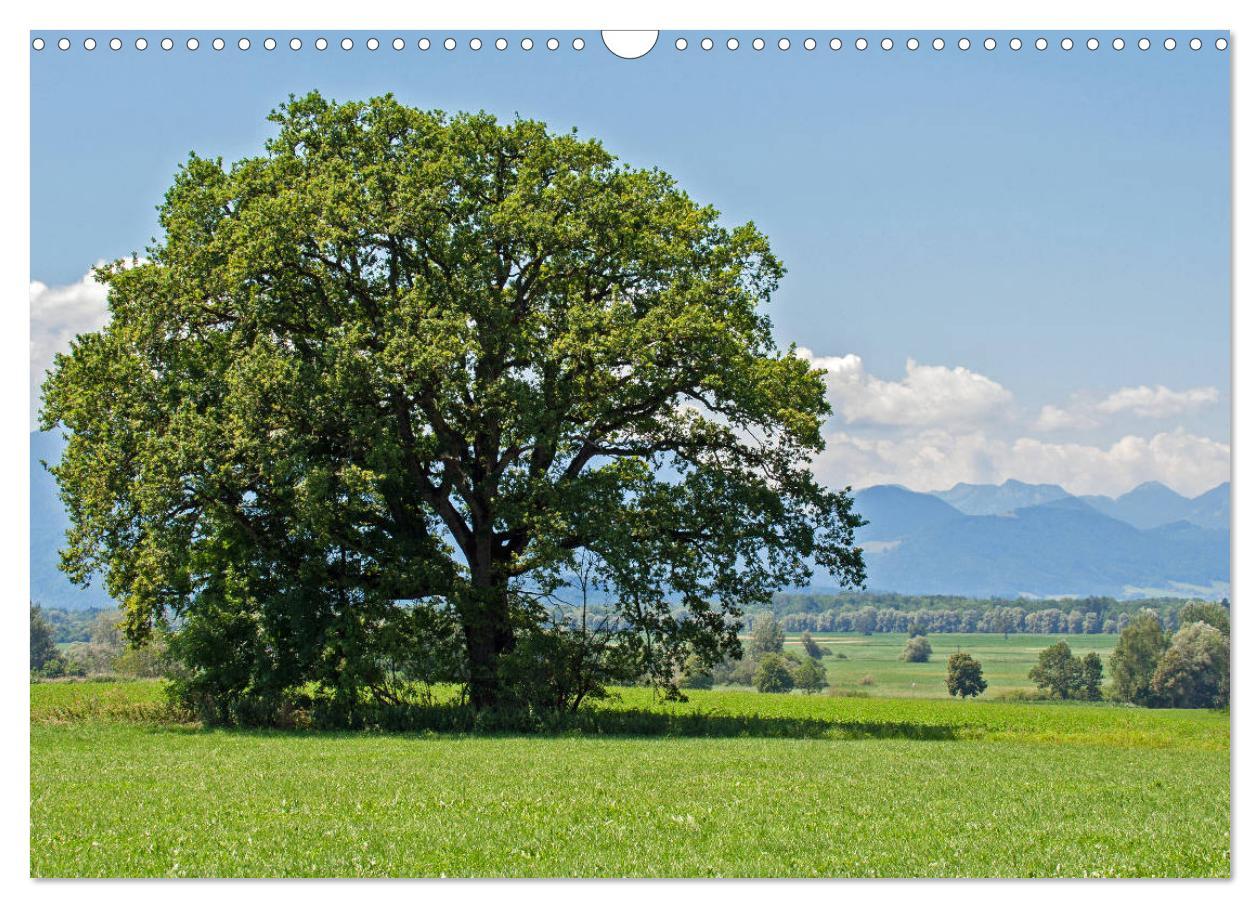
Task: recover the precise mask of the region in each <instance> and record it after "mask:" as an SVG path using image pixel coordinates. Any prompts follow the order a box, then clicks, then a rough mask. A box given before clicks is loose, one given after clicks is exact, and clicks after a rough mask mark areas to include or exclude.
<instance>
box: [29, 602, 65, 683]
mask: <svg viewBox="0 0 1260 908" xmlns="http://www.w3.org/2000/svg"><path fill="white" fill-rule="evenodd" d="M59 659H60V656H59V655H58V654H57V644H56V643H54V642H53V629H52V625H50V624H49V623H48V620H47V619H46V618H45V617H44V613H43V611H42V610H41V609H40V607H39V606H38V605H35V604H34V603H32V604H31V671H33V672H46V671H49V670H50V669H52V668H54V667H55V666H56V665H57V663H58V660H59Z"/></svg>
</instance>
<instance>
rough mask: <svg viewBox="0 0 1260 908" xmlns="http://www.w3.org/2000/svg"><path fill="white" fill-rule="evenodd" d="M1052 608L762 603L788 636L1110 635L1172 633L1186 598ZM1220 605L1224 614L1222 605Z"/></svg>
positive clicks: (981, 602)
mask: <svg viewBox="0 0 1260 908" xmlns="http://www.w3.org/2000/svg"><path fill="white" fill-rule="evenodd" d="M1056 601H1058V602H1060V604H1059V605H1054V606H1049V607H1042V606H1043V605H1044V603H1043V602H1040V601H1036V600H1027V599H1024V600H1020V599H971V598H966V597H960V596H910V595H901V594H897V593H861V592H850V593H836V594H824V593H780V594H777V595H776V596H774V597H773V598H772V600H771V602H770V603H769V606H768V611H769V612H770V613H771V614H773V615H774V616H775V617H776V618H777V619H778V620H779V621H780V622H781V623H782V624H783V628H784V630H785V631H787V632H789V633H800V632H801V631H811V632H813V633H834V634H889V633H891V634H902V633H907V632H908V631H909V630H910V629H911V628H912V627H922V628H924V629H925V630H927V631H930V632H932V633H937V634H957V633H963V634H972V633H981V634H983V633H992V634H1021V633H1022V634H1118V633H1121V632H1122V631H1124V629H1125V628H1126V627H1128V626H1129V624H1130V623H1131V622H1132V621H1133V620H1134V618H1135V616H1137V615H1140V614H1153V615H1154V616H1155V619H1156V620H1157V621H1158V622H1159V624H1160V627H1161V628H1163V629H1164V630H1168V631H1175V630H1176V629H1177V628H1178V626H1179V623H1178V622H1179V618H1178V615H1179V613H1180V611H1181V609H1182V608H1183V607H1184V606H1185V605H1186V600H1184V599H1176V598H1158V599H1133V600H1120V599H1113V598H1111V597H1109V596H1087V597H1083V598H1080V599H1071V600H1056ZM1220 605H1221V606H1222V607H1223V608H1224V609H1225V610H1226V611H1228V609H1229V600H1228V599H1222V600H1221V602H1220Z"/></svg>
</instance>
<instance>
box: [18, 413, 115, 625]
mask: <svg viewBox="0 0 1260 908" xmlns="http://www.w3.org/2000/svg"><path fill="white" fill-rule="evenodd" d="M30 437H31V452H30V463H31V601H32V602H38V603H39V604H40V605H44V606H47V607H49V608H64V609H82V608H113V607H114V604H113V600H111V599H110V598H109V596H108V595H107V594H106V593H105V589H104V587H103V586H102V585H101V584H100V583H93V584H92V585H91V586H90V587H89V588H88V589H86V590H83V589H79V588H78V587H77V586H75V585H74V584H73V583H71V582H70V581H69V580H67V579H66V575H65V574H63V573H61V570H60V569H59V568H58V567H57V563H58V559H59V555H58V551H59V550H60V549H61V547H62V546H63V545H65V541H66V535H65V534H66V528H67V527H68V526H69V525H70V521H69V520H68V519H67V517H66V512H65V509H64V508H63V507H62V504H61V499H60V498H58V497H57V481H56V480H55V479H53V477H52V474H51V473H49V472H48V471H47V470H46V469H45V468H44V466H43V465H42V464H41V463H40V461H47V462H48V463H50V464H55V463H57V461H58V460H60V459H61V450H62V448H63V447H64V446H65V443H64V442H63V441H62V440H61V436H60V434H58V433H56V432H32V433H31V436H30Z"/></svg>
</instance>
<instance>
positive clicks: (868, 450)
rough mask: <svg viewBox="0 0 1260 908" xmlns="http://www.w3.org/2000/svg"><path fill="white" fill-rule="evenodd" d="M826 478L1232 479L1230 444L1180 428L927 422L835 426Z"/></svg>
mask: <svg viewBox="0 0 1260 908" xmlns="http://www.w3.org/2000/svg"><path fill="white" fill-rule="evenodd" d="M815 470H816V472H817V474H818V476H819V479H821V480H822V481H823V482H825V483H827V484H829V485H834V486H844V485H852V486H853V487H854V488H862V487H865V486H870V485H877V484H880V483H900V484H902V485H905V486H907V487H909V488H912V489H917V490H920V491H930V490H933V489H941V488H948V487H950V486H952V485H953V484H954V483H957V482H975V483H986V482H1003V481H1005V480H1007V479H1019V480H1022V481H1024V482H1035V483H1041V482H1045V483H1057V484H1059V485H1061V486H1063V487H1064V488H1066V489H1067V490H1068V491H1070V492H1072V493H1074V494H1078V495H1088V494H1103V495H1118V494H1122V493H1124V492H1127V491H1129V490H1130V489H1132V488H1133V487H1134V486H1136V485H1138V484H1140V483H1142V482H1146V481H1148V480H1152V479H1157V480H1159V481H1161V482H1163V483H1165V484H1166V485H1168V486H1171V487H1172V488H1174V489H1176V490H1178V491H1179V492H1181V493H1182V494H1186V495H1197V494H1199V493H1201V492H1204V491H1206V490H1207V489H1209V488H1211V487H1212V486H1215V485H1217V484H1218V483H1221V482H1224V481H1225V480H1227V479H1229V476H1230V469H1229V445H1227V444H1223V443H1221V442H1217V441H1213V440H1211V439H1210V438H1205V437H1202V436H1198V435H1191V434H1189V433H1187V432H1184V431H1182V430H1180V429H1178V430H1177V431H1175V432H1161V433H1159V434H1156V435H1153V436H1151V437H1149V438H1143V437H1139V436H1136V435H1127V436H1125V437H1123V438H1121V439H1120V440H1119V441H1116V442H1115V443H1113V444H1110V445H1104V446H1095V445H1087V444H1079V443H1062V444H1057V443H1050V442H1046V441H1042V440H1040V439H1036V438H1027V437H1023V438H1016V439H1014V440H1007V439H1000V438H994V437H991V436H989V435H988V434H986V433H985V432H983V431H974V432H968V433H951V432H946V431H943V430H940V429H928V430H921V431H916V432H912V433H908V434H905V435H903V436H901V437H898V438H892V439H886V438H885V439H879V438H864V437H860V436H857V435H853V434H851V433H847V432H833V433H831V434H830V435H828V437H827V448H826V450H825V451H824V452H823V454H822V455H821V456H820V457H819V458H818V460H817V461H816V463H815Z"/></svg>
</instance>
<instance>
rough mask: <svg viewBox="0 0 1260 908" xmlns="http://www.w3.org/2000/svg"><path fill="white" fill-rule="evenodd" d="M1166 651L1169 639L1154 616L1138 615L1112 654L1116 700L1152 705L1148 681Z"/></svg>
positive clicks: (1121, 636)
mask: <svg viewBox="0 0 1260 908" xmlns="http://www.w3.org/2000/svg"><path fill="white" fill-rule="evenodd" d="M1167 648H1168V637H1167V635H1166V634H1165V633H1164V630H1163V628H1162V627H1160V624H1159V618H1158V617H1157V616H1156V615H1155V613H1154V612H1151V611H1144V612H1141V613H1140V614H1138V615H1137V616H1136V617H1135V618H1134V619H1133V620H1132V621H1130V622H1129V624H1128V626H1127V627H1125V629H1124V630H1123V631H1121V632H1120V639H1119V640H1118V641H1117V642H1116V648H1115V650H1114V651H1113V652H1112V654H1111V681H1112V692H1113V693H1114V695H1115V697H1116V699H1117V700H1122V701H1124V702H1126V703H1137V704H1140V705H1142V706H1149V705H1152V704H1153V703H1154V702H1155V700H1156V699H1157V698H1156V697H1155V696H1154V694H1153V693H1152V691H1151V677H1152V676H1153V675H1154V674H1155V667H1156V666H1157V665H1158V664H1159V659H1160V657H1161V656H1163V655H1164V650H1166V649H1167Z"/></svg>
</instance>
